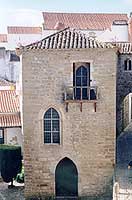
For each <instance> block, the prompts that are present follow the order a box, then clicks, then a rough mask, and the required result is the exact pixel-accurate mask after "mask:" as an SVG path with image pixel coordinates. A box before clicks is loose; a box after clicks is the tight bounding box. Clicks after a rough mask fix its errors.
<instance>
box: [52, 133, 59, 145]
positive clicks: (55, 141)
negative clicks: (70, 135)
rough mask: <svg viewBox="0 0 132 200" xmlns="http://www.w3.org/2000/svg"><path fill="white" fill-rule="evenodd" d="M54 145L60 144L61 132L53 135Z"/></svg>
mask: <svg viewBox="0 0 132 200" xmlns="http://www.w3.org/2000/svg"><path fill="white" fill-rule="evenodd" d="M53 143H58V144H59V143H60V133H59V132H54V133H53Z"/></svg>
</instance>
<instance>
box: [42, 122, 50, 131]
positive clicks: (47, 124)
mask: <svg viewBox="0 0 132 200" xmlns="http://www.w3.org/2000/svg"><path fill="white" fill-rule="evenodd" d="M44 131H51V120H44Z"/></svg>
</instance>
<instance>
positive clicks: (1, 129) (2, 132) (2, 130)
mask: <svg viewBox="0 0 132 200" xmlns="http://www.w3.org/2000/svg"><path fill="white" fill-rule="evenodd" d="M0 132H1V133H0V141H1V140H3V143H1V142H0V144H4V143H5V141H4V140H5V139H4V129H3V128H0ZM1 134H2V137H1Z"/></svg>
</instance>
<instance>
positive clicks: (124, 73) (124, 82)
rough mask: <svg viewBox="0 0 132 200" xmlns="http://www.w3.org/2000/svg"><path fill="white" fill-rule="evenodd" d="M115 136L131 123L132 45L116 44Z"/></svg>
mask: <svg viewBox="0 0 132 200" xmlns="http://www.w3.org/2000/svg"><path fill="white" fill-rule="evenodd" d="M116 46H117V47H118V48H119V55H118V66H117V135H119V134H120V133H121V132H122V131H123V130H124V128H126V127H127V126H128V125H129V124H130V123H131V121H132V44H131V43H118V44H116Z"/></svg>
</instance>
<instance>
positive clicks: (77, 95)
mask: <svg viewBox="0 0 132 200" xmlns="http://www.w3.org/2000/svg"><path fill="white" fill-rule="evenodd" d="M75 93H76V96H75V98H76V99H81V89H80V88H76V91H75Z"/></svg>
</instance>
